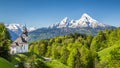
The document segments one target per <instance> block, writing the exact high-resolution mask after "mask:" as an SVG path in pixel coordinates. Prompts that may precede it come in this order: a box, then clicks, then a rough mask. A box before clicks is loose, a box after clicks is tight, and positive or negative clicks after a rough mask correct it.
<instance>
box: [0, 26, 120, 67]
mask: <svg viewBox="0 0 120 68" xmlns="http://www.w3.org/2000/svg"><path fill="white" fill-rule="evenodd" d="M11 42H12V41H11V40H10V35H9V33H8V31H7V29H6V28H5V26H4V24H0V58H4V59H6V60H7V61H8V62H9V63H11V65H16V64H17V65H18V66H17V68H119V67H120V28H117V29H112V30H107V29H106V30H105V31H99V32H98V34H97V35H96V36H92V35H85V34H80V33H75V34H68V35H65V36H58V37H55V38H51V39H46V40H37V41H34V42H30V43H29V52H28V53H22V54H15V55H10V54H9V49H10V48H9V47H10V44H11ZM45 58H49V59H51V60H49V61H47V60H46V59H45ZM0 64H1V63H0ZM0 68H1V66H0ZM11 68H12V67H11ZM13 68H14V67H13Z"/></svg>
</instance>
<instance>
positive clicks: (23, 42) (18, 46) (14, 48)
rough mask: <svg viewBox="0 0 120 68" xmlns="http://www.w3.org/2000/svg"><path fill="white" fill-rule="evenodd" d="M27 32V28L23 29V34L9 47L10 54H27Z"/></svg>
mask: <svg viewBox="0 0 120 68" xmlns="http://www.w3.org/2000/svg"><path fill="white" fill-rule="evenodd" d="M27 42H28V31H27V28H26V27H24V28H23V33H22V35H21V36H19V37H18V38H17V39H16V40H15V41H14V42H13V43H12V44H11V47H10V54H17V53H25V52H28V43H27Z"/></svg>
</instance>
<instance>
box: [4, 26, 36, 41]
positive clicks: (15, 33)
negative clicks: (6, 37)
mask: <svg viewBox="0 0 120 68" xmlns="http://www.w3.org/2000/svg"><path fill="white" fill-rule="evenodd" d="M5 25H6V28H7V29H8V31H9V33H10V35H11V37H12V38H11V39H12V40H15V39H17V37H19V36H20V35H21V34H22V31H23V27H24V25H21V24H5ZM36 29H37V28H36V27H29V28H28V32H30V31H34V30H36Z"/></svg>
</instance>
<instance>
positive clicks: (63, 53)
mask: <svg viewBox="0 0 120 68" xmlns="http://www.w3.org/2000/svg"><path fill="white" fill-rule="evenodd" d="M68 57H69V51H68V49H67V48H66V46H63V47H62V50H61V58H60V60H61V62H62V63H63V64H67V59H68Z"/></svg>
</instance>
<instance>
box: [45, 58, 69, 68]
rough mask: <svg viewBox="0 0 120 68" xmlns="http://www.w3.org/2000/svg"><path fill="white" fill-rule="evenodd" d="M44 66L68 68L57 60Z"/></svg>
mask: <svg viewBox="0 0 120 68" xmlns="http://www.w3.org/2000/svg"><path fill="white" fill-rule="evenodd" d="M46 64H47V66H49V67H50V68H69V67H68V66H66V65H64V64H63V63H61V62H59V61H57V60H52V61H50V62H46Z"/></svg>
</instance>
